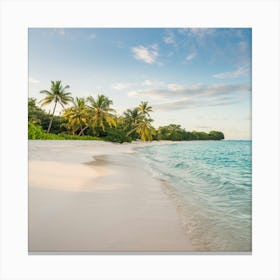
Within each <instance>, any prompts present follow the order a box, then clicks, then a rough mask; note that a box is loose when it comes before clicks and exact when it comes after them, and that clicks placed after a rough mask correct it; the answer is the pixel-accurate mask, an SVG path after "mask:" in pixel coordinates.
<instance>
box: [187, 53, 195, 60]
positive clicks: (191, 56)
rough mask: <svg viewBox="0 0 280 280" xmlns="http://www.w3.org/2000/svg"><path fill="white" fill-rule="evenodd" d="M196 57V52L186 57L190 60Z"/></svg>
mask: <svg viewBox="0 0 280 280" xmlns="http://www.w3.org/2000/svg"><path fill="white" fill-rule="evenodd" d="M195 57H196V53H195V52H193V53H190V54H189V55H188V56H187V57H186V59H187V60H188V61H190V60H192V59H194V58H195Z"/></svg>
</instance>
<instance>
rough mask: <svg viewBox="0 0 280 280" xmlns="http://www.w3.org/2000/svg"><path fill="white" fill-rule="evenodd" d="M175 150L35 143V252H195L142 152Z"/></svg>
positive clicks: (32, 180)
mask: <svg viewBox="0 0 280 280" xmlns="http://www.w3.org/2000/svg"><path fill="white" fill-rule="evenodd" d="M81 142H82V143H81ZM175 143H176V142H175ZM175 143H174V142H172V141H162V142H152V143H142V142H140V143H138V142H137V143H135V142H134V143H130V144H115V143H108V142H102V141H86V140H83V141H77V140H73V141H71V140H66V141H63V140H58V141H55V140H52V141H48V140H47V141H42V140H39V141H36V140H31V141H29V252H33V253H34V252H56V251H58V252H61V251H63V252H74V251H76V252H79V251H80V252H107V253H109V252H192V246H191V243H190V241H189V239H188V236H187V235H186V233H185V231H184V229H183V226H182V225H181V222H180V219H179V214H178V213H177V209H176V206H175V205H174V204H173V202H172V200H171V199H170V197H168V195H167V194H166V193H165V192H164V189H163V185H162V184H163V182H161V181H160V180H158V179H155V178H153V177H152V175H151V174H150V173H149V172H148V171H147V170H146V169H145V168H144V166H143V164H144V163H143V162H142V160H141V159H140V157H138V156H137V151H136V150H134V148H137V147H143V146H151V145H164V144H175Z"/></svg>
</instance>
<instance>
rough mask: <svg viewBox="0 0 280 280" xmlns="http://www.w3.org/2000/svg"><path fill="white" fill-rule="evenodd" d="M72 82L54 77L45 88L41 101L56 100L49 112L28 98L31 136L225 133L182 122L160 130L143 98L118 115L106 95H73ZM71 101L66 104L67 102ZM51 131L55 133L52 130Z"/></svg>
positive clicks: (180, 137) (179, 137) (117, 138)
mask: <svg viewBox="0 0 280 280" xmlns="http://www.w3.org/2000/svg"><path fill="white" fill-rule="evenodd" d="M68 88H69V86H68V85H67V86H65V87H63V86H62V84H61V81H56V82H54V81H51V89H50V90H49V91H48V90H42V91H40V93H42V94H45V95H46V97H45V98H43V99H42V100H41V101H40V102H39V104H40V105H41V106H45V105H47V104H51V103H54V107H53V111H52V113H47V112H46V111H45V110H44V109H42V108H41V107H39V106H38V105H37V104H36V99H34V98H29V99H28V139H42V140H105V141H110V142H118V143H123V142H131V141H133V140H137V139H141V140H142V141H152V140H171V141H190V140H221V139H224V134H223V133H222V132H219V131H210V132H209V133H206V132H198V131H192V132H188V131H186V130H185V129H184V128H182V127H181V126H180V125H177V124H169V125H167V126H160V127H159V128H158V129H157V130H156V129H155V128H154V127H153V126H152V122H153V120H152V119H151V116H150V113H152V112H153V110H152V107H151V106H150V105H149V104H148V102H141V104H140V105H139V106H137V107H135V108H131V109H127V110H126V111H124V113H123V115H122V116H117V115H116V113H115V110H114V109H112V108H111V105H113V101H112V100H110V99H109V98H108V97H106V96H105V95H98V96H97V97H96V98H93V97H92V96H89V97H87V98H78V97H76V98H75V99H73V98H72V97H71V93H70V92H66V90H67V89H68ZM57 104H60V105H61V106H62V108H63V110H62V114H61V115H59V116H55V115H54V114H55V110H56V107H57ZM68 104H69V105H70V106H69V107H68V108H64V106H65V105H68ZM50 131H51V132H52V133H50Z"/></svg>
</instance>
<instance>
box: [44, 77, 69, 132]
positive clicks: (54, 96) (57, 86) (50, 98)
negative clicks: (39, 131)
mask: <svg viewBox="0 0 280 280" xmlns="http://www.w3.org/2000/svg"><path fill="white" fill-rule="evenodd" d="M68 88H69V86H68V85H67V86H65V87H63V86H62V84H61V81H56V82H54V81H51V89H50V90H49V91H48V90H41V91H40V93H42V94H45V95H46V97H45V98H43V99H42V100H41V101H40V103H41V105H42V106H45V105H47V104H50V103H52V102H54V108H53V112H52V116H51V120H50V123H49V127H48V130H47V133H49V132H50V130H51V126H52V122H53V118H54V113H55V109H56V105H57V103H59V104H60V105H61V106H62V108H64V105H67V104H68V103H69V102H70V101H72V100H73V98H72V97H71V96H70V95H71V92H67V91H66V90H67V89H68Z"/></svg>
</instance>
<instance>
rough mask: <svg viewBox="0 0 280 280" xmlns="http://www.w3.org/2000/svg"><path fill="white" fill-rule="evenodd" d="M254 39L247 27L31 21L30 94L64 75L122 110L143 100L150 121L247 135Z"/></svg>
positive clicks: (74, 86) (75, 90)
mask: <svg viewBox="0 0 280 280" xmlns="http://www.w3.org/2000/svg"><path fill="white" fill-rule="evenodd" d="M251 45H252V43H251V29H248V28H244V29H242V28H232V29H230V28H217V29H215V28H176V29H174V28H143V29H141V28H136V29H134V28H132V29H130V28H115V29H114V28H31V29H29V97H35V98H36V99H37V100H38V101H39V100H41V99H42V98H43V96H42V95H41V94H40V93H39V91H40V90H42V89H49V88H50V81H51V80H62V83H63V84H64V85H69V86H70V91H71V92H72V94H73V96H78V97H86V96H89V95H92V96H97V94H98V93H102V94H105V95H106V96H108V97H109V98H110V99H112V100H113V103H114V105H113V107H114V108H115V109H116V111H117V113H118V114H119V115H121V114H122V112H123V111H124V110H125V109H127V108H133V107H135V106H137V105H138V104H139V103H140V102H141V101H148V102H149V103H150V104H151V105H152V107H153V109H154V112H153V113H152V118H153V119H154V123H153V124H154V126H155V127H158V126H160V125H166V124H169V123H176V124H181V125H182V127H185V128H186V129H187V130H190V131H192V130H198V131H206V132H209V131H210V130H219V131H223V132H224V134H225V136H226V138H227V139H251V49H252V47H251ZM45 109H46V110H47V111H48V110H50V107H46V108H45ZM60 110H61V108H58V110H57V114H59V112H60Z"/></svg>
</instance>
